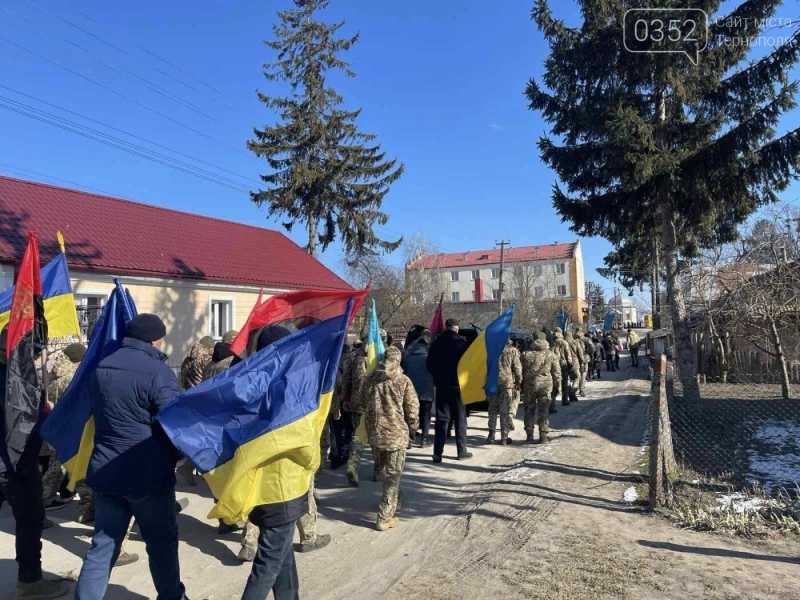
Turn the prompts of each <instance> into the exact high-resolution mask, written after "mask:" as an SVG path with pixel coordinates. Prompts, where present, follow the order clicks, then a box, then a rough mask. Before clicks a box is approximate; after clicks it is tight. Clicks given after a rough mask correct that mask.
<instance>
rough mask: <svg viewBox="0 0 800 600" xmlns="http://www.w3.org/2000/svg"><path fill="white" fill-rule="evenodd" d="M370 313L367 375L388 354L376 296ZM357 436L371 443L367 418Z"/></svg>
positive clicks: (362, 441)
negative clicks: (376, 305) (376, 308)
mask: <svg viewBox="0 0 800 600" xmlns="http://www.w3.org/2000/svg"><path fill="white" fill-rule="evenodd" d="M370 308H371V310H370V315H369V330H368V331H367V375H369V374H370V373H372V372H373V371H374V370H375V369H376V368H377V366H378V365H379V364H381V362H382V361H383V357H384V356H385V355H386V347H385V346H384V345H383V340H382V339H381V328H380V325H379V324H378V313H377V312H376V311H375V298H373V299H372V306H371V307H370ZM356 437H358V440H359V441H360V442H361V443H362V444H368V443H369V439H368V438H369V436H368V435H367V420H366V419H363V418H362V419H361V422H360V423H359V425H358V429H356Z"/></svg>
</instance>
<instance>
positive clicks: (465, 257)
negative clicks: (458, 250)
mask: <svg viewBox="0 0 800 600" xmlns="http://www.w3.org/2000/svg"><path fill="white" fill-rule="evenodd" d="M467 254H469V252H464V258H463V260H467Z"/></svg>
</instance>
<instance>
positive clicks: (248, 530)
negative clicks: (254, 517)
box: [242, 521, 260, 550]
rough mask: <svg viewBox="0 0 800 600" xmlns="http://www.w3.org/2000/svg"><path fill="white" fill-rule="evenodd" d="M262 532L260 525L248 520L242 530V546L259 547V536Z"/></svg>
mask: <svg viewBox="0 0 800 600" xmlns="http://www.w3.org/2000/svg"><path fill="white" fill-rule="evenodd" d="M259 534H260V530H259V529H258V525H253V524H252V523H251V522H250V521H247V523H245V526H244V531H243V532H242V547H243V548H244V547H246V548H252V549H254V550H255V549H256V548H258V536H259Z"/></svg>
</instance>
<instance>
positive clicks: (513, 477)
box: [497, 467, 539, 482]
mask: <svg viewBox="0 0 800 600" xmlns="http://www.w3.org/2000/svg"><path fill="white" fill-rule="evenodd" d="M538 474H539V473H537V472H536V471H534V470H533V469H530V468H528V467H516V468H514V469H510V470H508V471H504V472H503V473H500V475H499V476H498V477H497V479H498V481H512V482H513V481H524V480H526V479H533V478H534V477H536V476H537V475H538Z"/></svg>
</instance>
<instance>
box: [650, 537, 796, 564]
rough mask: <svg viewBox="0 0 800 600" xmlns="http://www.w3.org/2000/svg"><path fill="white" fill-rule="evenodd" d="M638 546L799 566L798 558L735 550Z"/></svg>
mask: <svg viewBox="0 0 800 600" xmlns="http://www.w3.org/2000/svg"><path fill="white" fill-rule="evenodd" d="M639 545H640V546H644V547H646V548H656V549H658V550H671V551H672V552H681V553H688V554H700V555H702V556H721V557H723V558H741V559H744V560H764V561H770V562H785V563H789V564H792V565H797V564H800V558H797V557H794V556H770V555H769V554H753V553H752V552H739V551H737V550H726V549H725V548H702V547H700V546H681V545H680V544H671V543H669V542H651V541H648V540H639Z"/></svg>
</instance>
